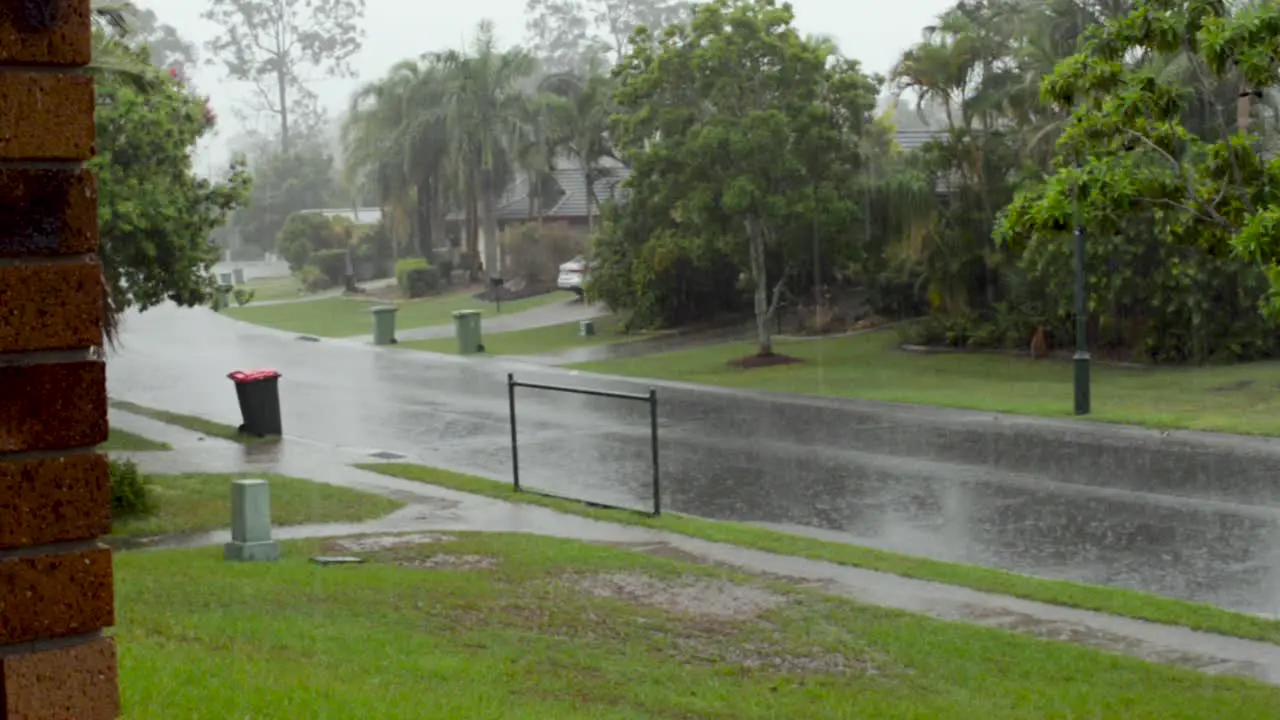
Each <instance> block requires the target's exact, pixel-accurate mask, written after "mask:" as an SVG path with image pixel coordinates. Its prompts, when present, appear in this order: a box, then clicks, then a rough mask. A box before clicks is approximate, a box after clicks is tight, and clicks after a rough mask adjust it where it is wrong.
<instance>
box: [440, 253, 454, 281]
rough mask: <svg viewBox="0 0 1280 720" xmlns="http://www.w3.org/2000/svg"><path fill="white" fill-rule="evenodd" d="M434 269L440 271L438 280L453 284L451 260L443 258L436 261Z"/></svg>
mask: <svg viewBox="0 0 1280 720" xmlns="http://www.w3.org/2000/svg"><path fill="white" fill-rule="evenodd" d="M436 269H438V270H439V271H440V282H442V283H444V284H445V285H452V284H453V261H452V260H450V259H449V258H443V259H441V260H440V261H439V262H437V263H436Z"/></svg>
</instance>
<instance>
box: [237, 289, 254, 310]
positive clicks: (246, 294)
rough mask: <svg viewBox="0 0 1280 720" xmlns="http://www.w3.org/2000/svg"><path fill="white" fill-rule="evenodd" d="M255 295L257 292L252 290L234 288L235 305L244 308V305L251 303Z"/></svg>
mask: <svg viewBox="0 0 1280 720" xmlns="http://www.w3.org/2000/svg"><path fill="white" fill-rule="evenodd" d="M256 294H257V291H256V290H253V289H252V288H236V290H235V293H234V295H235V299H236V304H237V305H239V306H240V307H244V306H245V305H248V304H249V303H251V302H253V296H254V295H256Z"/></svg>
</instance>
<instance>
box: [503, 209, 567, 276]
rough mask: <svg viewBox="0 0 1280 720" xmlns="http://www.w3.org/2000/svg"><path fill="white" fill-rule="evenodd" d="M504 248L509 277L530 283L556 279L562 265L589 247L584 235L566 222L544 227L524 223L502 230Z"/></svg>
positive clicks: (548, 224) (547, 224)
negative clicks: (576, 231)
mask: <svg viewBox="0 0 1280 720" xmlns="http://www.w3.org/2000/svg"><path fill="white" fill-rule="evenodd" d="M502 248H503V250H504V251H505V255H506V259H507V262H506V264H505V265H504V266H503V267H504V268H509V270H510V271H509V272H508V273H504V274H507V275H508V277H507V279H508V280H515V279H521V280H524V281H525V282H527V283H529V284H531V285H539V284H551V283H554V282H555V281H556V275H557V274H559V271H560V264H561V263H565V262H568V261H569V260H572V259H573V258H574V257H576V256H578V255H581V254H582V253H583V251H584V250H585V248H586V243H585V242H584V241H583V239H582V237H581V236H580V235H579V234H577V233H575V232H574V231H573V229H572V228H570V227H569V225H568V224H567V223H545V224H543V226H542V227H541V228H539V227H538V226H536V225H533V224H528V223H526V224H524V225H519V226H517V227H513V228H510V229H508V230H507V231H506V232H504V233H502Z"/></svg>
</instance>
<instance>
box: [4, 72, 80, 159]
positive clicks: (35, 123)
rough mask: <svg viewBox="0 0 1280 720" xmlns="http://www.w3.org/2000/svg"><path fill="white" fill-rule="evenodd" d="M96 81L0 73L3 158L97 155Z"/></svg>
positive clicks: (60, 75)
mask: <svg viewBox="0 0 1280 720" xmlns="http://www.w3.org/2000/svg"><path fill="white" fill-rule="evenodd" d="M93 110H94V108H93V78H91V77H89V76H87V75H72V74H63V73H28V72H16V71H0V128H4V132H0V160H88V159H89V158H91V157H93V137H94V128H93Z"/></svg>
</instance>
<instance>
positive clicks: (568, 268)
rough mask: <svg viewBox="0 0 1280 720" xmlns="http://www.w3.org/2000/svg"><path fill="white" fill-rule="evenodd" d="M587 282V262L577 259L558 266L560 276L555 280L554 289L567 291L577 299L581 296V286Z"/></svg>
mask: <svg viewBox="0 0 1280 720" xmlns="http://www.w3.org/2000/svg"><path fill="white" fill-rule="evenodd" d="M586 280H587V260H586V258H584V257H582V256H581V255H579V256H578V257H576V258H574V259H572V260H570V261H569V262H567V263H564V264H562V265H561V266H560V275H559V277H557V278H556V287H558V288H560V289H561V290H568V291H570V292H572V293H574V294H575V295H577V296H578V297H582V295H583V290H582V288H583V285H584V284H585V283H586Z"/></svg>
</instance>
